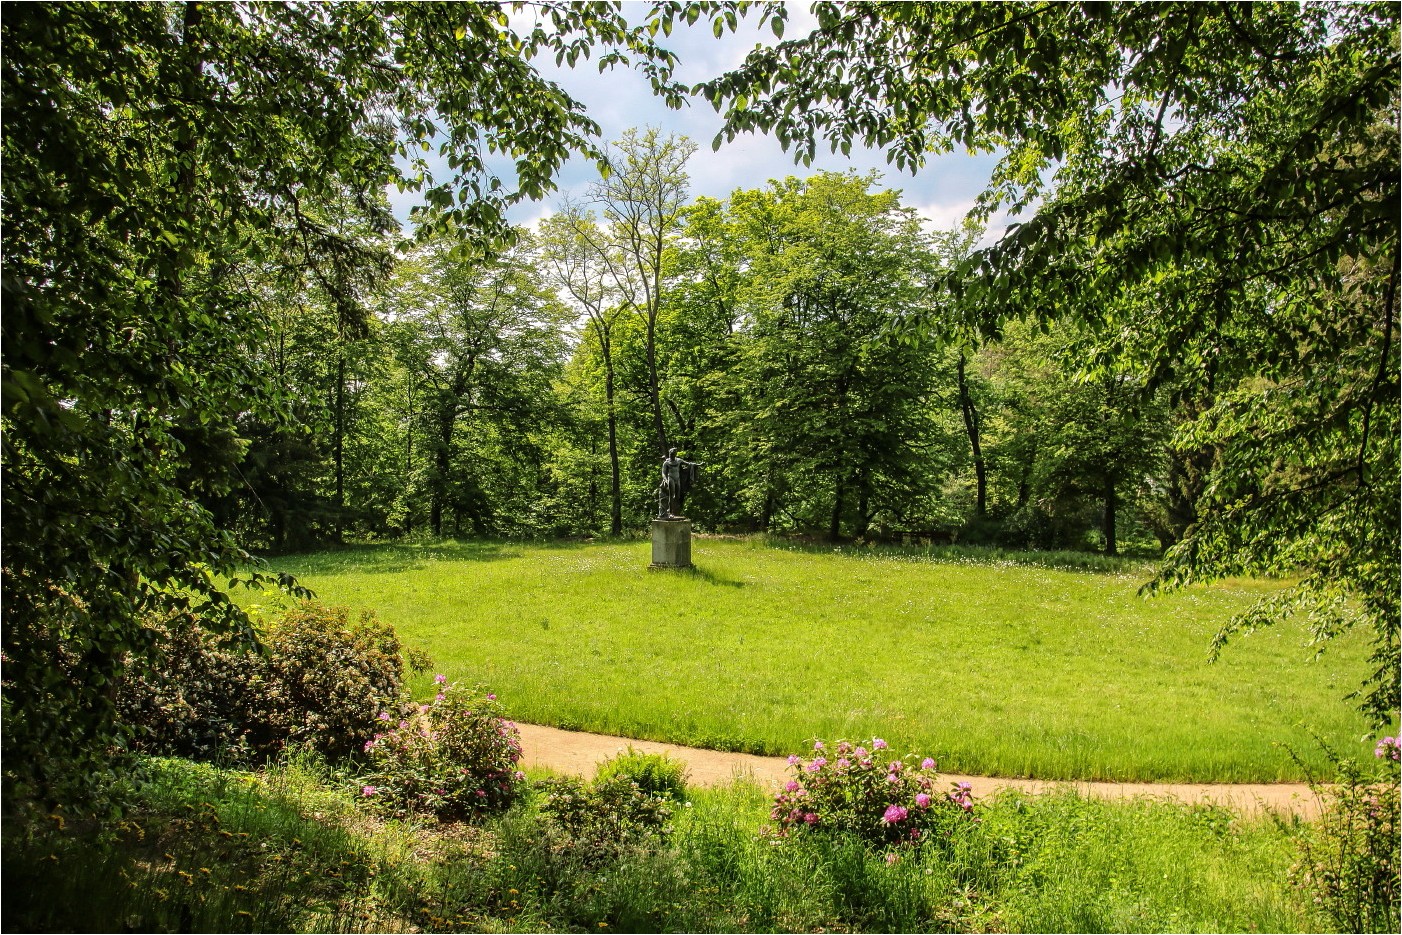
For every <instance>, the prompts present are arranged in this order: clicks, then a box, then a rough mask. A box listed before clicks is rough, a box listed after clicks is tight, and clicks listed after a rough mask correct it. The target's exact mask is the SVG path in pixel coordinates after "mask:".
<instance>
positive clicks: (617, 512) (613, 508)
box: [599, 336, 623, 536]
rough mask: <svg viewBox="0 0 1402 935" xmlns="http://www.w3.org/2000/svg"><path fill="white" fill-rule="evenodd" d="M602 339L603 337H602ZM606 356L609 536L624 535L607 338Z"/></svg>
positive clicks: (621, 492) (611, 359)
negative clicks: (609, 499)
mask: <svg viewBox="0 0 1402 935" xmlns="http://www.w3.org/2000/svg"><path fill="white" fill-rule="evenodd" d="M601 337H602V336H601ZM599 346H600V349H601V350H602V351H603V354H604V398H605V399H606V400H607V403H608V423H609V472H610V475H611V476H610V478H609V484H610V486H609V496H610V498H611V502H610V505H609V510H610V512H609V535H611V536H621V535H623V484H622V480H621V478H620V471H619V468H618V412H617V409H616V407H615V404H614V389H613V355H612V353H611V352H610V349H609V344H608V340H607V338H606V337H605V338H604V339H603V340H601V341H600V342H599Z"/></svg>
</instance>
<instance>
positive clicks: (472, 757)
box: [361, 675, 525, 821]
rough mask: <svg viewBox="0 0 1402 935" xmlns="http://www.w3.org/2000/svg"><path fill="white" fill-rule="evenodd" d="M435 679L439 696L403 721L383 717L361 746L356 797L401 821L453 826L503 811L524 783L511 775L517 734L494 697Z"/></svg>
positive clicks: (520, 775)
mask: <svg viewBox="0 0 1402 935" xmlns="http://www.w3.org/2000/svg"><path fill="white" fill-rule="evenodd" d="M437 678H438V684H439V689H440V690H439V692H438V694H437V695H435V696H434V699H433V700H432V701H431V702H429V703H428V704H421V705H419V706H418V707H417V708H416V709H415V710H413V711H411V712H409V713H406V714H405V715H404V716H402V717H399V716H397V715H396V714H392V713H390V711H388V710H383V711H381V712H380V714H379V721H380V726H381V728H382V730H381V731H380V732H377V733H376V734H375V735H374V736H373V737H371V738H370V739H368V740H366V741H365V744H364V750H365V752H366V754H368V758H369V764H368V767H367V771H366V773H365V776H364V782H363V784H362V785H361V794H362V795H363V796H365V797H366V798H367V799H369V800H371V801H372V802H373V804H374V805H375V806H376V807H377V808H379V809H381V810H383V811H384V812H386V813H387V814H392V815H396V816H400V817H409V816H413V815H417V814H427V815H433V816H435V817H437V818H438V819H440V820H444V821H452V820H457V819H462V818H471V817H475V816H479V815H482V814H484V813H486V812H492V811H501V810H503V809H505V808H507V807H508V806H510V805H511V803H512V802H513V801H515V800H516V797H517V796H518V795H519V793H520V791H521V789H520V784H521V780H523V779H524V778H525V775H524V774H523V773H521V772H519V771H517V770H516V763H517V761H518V760H520V759H521V740H520V732H519V731H517V730H516V725H515V724H512V723H511V722H510V721H508V720H506V719H505V718H504V717H503V716H502V709H501V705H500V704H498V703H497V701H496V696H495V695H490V694H485V693H484V692H482V691H480V690H467V689H461V688H458V687H457V685H456V684H451V685H449V684H446V680H445V679H444V677H443V676H441V675H440V676H438V677H437Z"/></svg>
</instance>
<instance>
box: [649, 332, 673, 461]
mask: <svg viewBox="0 0 1402 935" xmlns="http://www.w3.org/2000/svg"><path fill="white" fill-rule="evenodd" d="M647 391H648V398H649V400H650V401H651V403H652V427H653V430H654V431H655V432H656V433H657V452H658V457H666V455H667V447H668V446H667V428H666V426H664V425H663V424H662V389H661V381H660V380H659V379H658V377H657V317H656V314H655V313H652V314H649V315H648V320H647Z"/></svg>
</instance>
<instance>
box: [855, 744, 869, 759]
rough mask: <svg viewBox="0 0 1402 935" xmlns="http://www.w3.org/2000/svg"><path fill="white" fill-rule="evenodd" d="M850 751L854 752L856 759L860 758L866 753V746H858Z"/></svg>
mask: <svg viewBox="0 0 1402 935" xmlns="http://www.w3.org/2000/svg"><path fill="white" fill-rule="evenodd" d="M852 752H853V753H855V754H856V755H857V759H859V760H860V759H861V758H862V757H864V756H866V755H867V748H866V747H858V748H857V749H855V750H853V751H852Z"/></svg>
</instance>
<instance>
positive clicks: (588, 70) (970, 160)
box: [390, 2, 1008, 241]
mask: <svg viewBox="0 0 1402 935" xmlns="http://www.w3.org/2000/svg"><path fill="white" fill-rule="evenodd" d="M648 7H649V4H647V3H642V2H625V3H624V4H623V9H624V15H625V16H626V17H628V18H629V19H630V21H641V19H642V18H643V17H644V16H645V15H646V12H647V9H648ZM788 13H789V17H788V23H787V25H786V27H785V31H784V35H785V37H786V38H793V37H795V36H797V35H801V34H806V33H807V32H808V31H809V30H810V29H811V28H812V27H813V26H814V25H815V22H816V21H815V18H814V17H813V16H812V15H811V14H810V13H809V12H808V6H807V4H806V3H805V4H800V3H790V4H788ZM518 15H519V14H518ZM527 28H528V27H527ZM659 41H660V43H661V44H662V45H664V46H665V47H666V48H668V49H670V50H671V51H672V52H674V53H676V55H677V56H678V57H679V58H680V60H681V61H680V64H679V65H678V68H677V72H676V78H677V80H678V81H680V82H681V83H683V84H696V83H698V82H700V81H704V80H707V79H709V78H713V77H715V76H716V75H719V74H721V73H723V72H725V71H727V70H730V69H732V68H734V67H736V66H738V65H739V64H740V63H741V62H742V61H743V60H744V58H745V55H746V53H747V52H748V51H749V50H750V49H751V48H753V47H754V46H755V44H756V43H764V44H766V45H772V44H775V43H776V42H777V41H778V40H777V39H775V38H774V35H773V33H772V32H770V30H769V28H768V27H765V28H764V29H763V30H762V31H761V30H759V29H758V28H757V27H756V24H755V20H754V18H753V17H751V18H750V19H748V20H741V21H740V28H739V30H738V31H737V32H735V33H729V32H727V33H726V34H725V35H724V36H722V37H721V38H720V39H717V38H715V36H714V35H713V34H712V32H711V28H710V25H709V23H707V22H706V20H705V19H704V18H703V19H701V20H700V21H698V23H697V24H695V25H694V26H691V27H687V26H686V25H685V24H678V25H677V27H676V28H674V29H673V31H672V35H671V36H670V37H669V38H667V39H662V37H661V36H660V35H659ZM535 64H536V67H537V69H538V70H539V71H540V72H541V73H542V75H543V76H544V77H546V78H548V79H549V80H551V81H554V82H555V83H557V84H559V85H560V86H561V87H562V88H564V90H565V91H566V92H567V93H568V94H569V95H570V96H571V97H573V98H575V99H576V100H577V101H579V102H580V103H582V104H584V106H585V109H586V111H587V112H588V114H589V116H590V118H591V119H593V120H594V122H595V123H597V124H599V126H600V128H601V129H602V131H603V139H604V140H606V141H613V140H616V139H618V138H619V137H620V136H622V135H623V132H624V131H625V130H627V129H629V128H630V127H636V128H639V129H643V128H645V127H649V126H653V127H658V128H660V129H661V130H662V131H663V132H673V133H679V134H685V135H686V136H688V137H690V138H691V139H692V140H693V141H694V142H695V143H696V144H697V147H698V148H697V152H696V154H695V155H694V156H692V158H691V161H690V162H689V163H688V164H687V172H688V174H689V176H690V179H691V195H692V197H693V198H694V197H697V196H701V195H706V196H709V197H712V198H718V199H724V198H727V197H729V195H730V194H731V192H733V191H735V190H736V189H737V188H759V187H762V186H763V185H764V184H765V183H766V182H768V180H769V179H782V178H784V177H786V176H789V175H795V176H799V177H805V176H808V175H811V174H814V173H816V172H819V171H822V170H829V171H837V172H843V171H846V170H848V169H855V170H857V171H858V172H863V173H864V172H867V171H868V170H871V169H875V170H877V171H878V172H881V173H882V176H883V178H882V179H881V181H880V183H879V184H880V186H881V187H882V188H887V189H899V190H901V191H902V193H903V196H902V202H903V203H904V204H906V205H908V206H910V207H912V208H914V209H915V210H916V211H917V212H918V213H919V214H920V215H921V216H922V217H923V218H925V219H926V220H927V221H928V222H930V224H931V225H932V226H933V227H934V228H936V229H949V228H953V227H956V226H957V225H958V224H959V222H960V221H961V220H962V219H963V217H964V214H965V213H966V212H967V211H968V210H969V209H970V208H971V207H973V204H974V199H975V198H977V197H978V194H979V192H981V191H982V190H983V188H984V186H985V185H986V184H987V182H988V177H989V174H990V173H991V172H992V170H993V166H994V163H995V162H996V156H992V155H983V156H970V155H966V154H964V153H949V154H943V155H939V156H932V157H930V159H929V160H928V162H927V163H926V165H925V166H924V167H923V168H921V169H920V170H919V171H918V172H917V173H916V174H914V175H912V174H911V173H910V172H908V171H901V170H899V169H897V168H896V166H895V165H894V164H891V163H887V161H886V157H885V154H884V153H881V152H878V151H875V150H867V149H865V148H861V147H859V146H857V145H853V147H852V152H851V155H850V156H842V155H840V154H830V153H828V152H826V147H824V146H822V145H821V144H820V146H819V149H818V154H817V157H816V158H815V159H814V160H813V164H812V166H811V167H808V166H803V165H801V164H799V163H796V162H795V161H794V158H793V155H792V154H791V153H785V152H784V151H783V149H782V147H780V145H779V143H778V141H777V140H775V139H774V138H772V137H770V136H767V135H756V134H745V135H743V136H740V137H737V138H736V139H735V140H733V141H731V142H729V143H723V144H722V145H721V147H720V149H719V150H716V151H712V149H711V141H712V139H713V138H714V137H715V135H716V134H717V133H718V132H720V129H721V127H722V124H723V120H722V118H721V115H720V114H719V113H717V112H716V111H715V109H714V108H712V107H711V105H710V104H709V103H708V102H706V101H705V100H702V99H700V98H697V99H694V100H692V101H691V102H690V104H689V105H688V106H685V107H683V108H682V109H681V110H670V109H669V108H668V107H667V106H666V105H665V104H664V103H663V102H662V101H661V100H660V99H659V98H657V97H655V96H654V95H653V93H652V88H651V87H650V86H649V84H648V82H647V79H646V78H644V77H643V76H642V75H641V74H639V73H636V72H634V71H631V70H628V69H624V68H614V69H612V70H610V71H607V72H604V73H603V74H600V73H599V71H598V66H597V65H596V64H595V63H594V62H593V61H589V60H585V61H581V62H580V64H579V65H578V66H577V67H575V68H573V69H571V68H569V67H558V68H557V67H556V66H555V63H554V58H553V57H550V58H549V59H548V60H537V62H536V63H535ZM435 174H437V173H435ZM507 177H509V176H507ZM597 178H598V170H597V169H596V168H595V166H594V163H593V162H592V161H591V160H587V159H582V158H578V157H576V158H574V159H571V160H570V161H569V163H567V164H566V165H565V167H564V169H563V170H562V171H561V173H560V174H559V176H558V177H557V180H556V181H557V184H558V186H559V187H558V190H557V191H556V192H554V193H552V194H551V195H550V196H548V197H547V198H546V199H545V200H543V201H540V202H525V203H522V204H519V205H517V206H515V207H514V208H513V209H512V210H511V211H510V213H509V215H508V216H509V218H510V219H511V220H512V221H513V222H515V223H517V224H523V225H526V226H532V227H533V226H534V225H535V224H536V223H537V222H538V221H539V220H540V219H541V218H543V217H545V216H547V215H549V214H550V213H552V212H553V211H554V210H555V207H556V205H558V204H559V202H560V201H561V200H562V199H563V198H564V197H565V196H566V195H568V196H570V197H572V198H573V199H575V200H577V201H584V200H586V198H585V196H586V191H587V188H588V186H589V183H590V182H592V181H594V180H596V179H597ZM390 199H391V203H392V204H393V206H394V209H395V214H396V215H397V216H398V217H399V218H400V219H401V221H402V220H405V219H407V217H408V212H409V208H410V207H411V206H412V205H413V204H415V203H417V200H418V195H417V194H416V193H413V192H406V193H404V194H402V195H401V194H398V193H397V192H395V191H394V190H393V189H391V191H390ZM1007 223H1008V219H1007V218H1006V217H1001V218H995V219H994V222H993V223H992V224H991V225H990V230H989V236H988V237H986V238H985V240H986V241H988V240H991V239H996V238H994V237H993V235H994V234H997V233H1001V231H1002V229H1003V227H1004V226H1006V224H1007Z"/></svg>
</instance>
